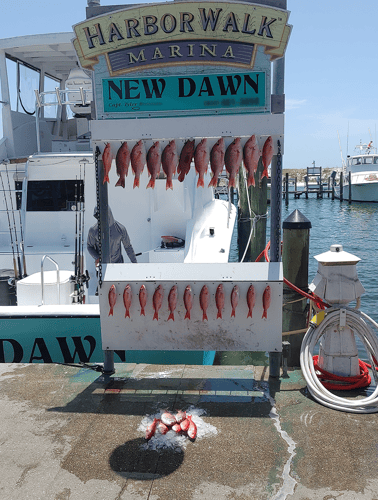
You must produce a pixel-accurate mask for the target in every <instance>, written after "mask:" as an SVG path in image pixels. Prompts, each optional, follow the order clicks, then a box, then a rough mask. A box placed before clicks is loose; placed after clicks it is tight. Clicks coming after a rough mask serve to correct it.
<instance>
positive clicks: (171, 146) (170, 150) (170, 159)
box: [161, 139, 178, 189]
mask: <svg viewBox="0 0 378 500" xmlns="http://www.w3.org/2000/svg"><path fill="white" fill-rule="evenodd" d="M177 160H178V158H177V150H176V141H175V140H174V139H173V141H170V142H169V143H168V144H167V146H165V148H164V151H163V154H162V156H161V163H162V166H163V170H164V173H165V175H166V176H167V183H166V187H165V189H173V184H172V178H173V176H174V175H175V173H176V168H177Z"/></svg>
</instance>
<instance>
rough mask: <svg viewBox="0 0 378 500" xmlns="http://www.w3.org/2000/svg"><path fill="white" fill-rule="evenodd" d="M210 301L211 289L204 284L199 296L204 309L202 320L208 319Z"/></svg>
mask: <svg viewBox="0 0 378 500" xmlns="http://www.w3.org/2000/svg"><path fill="white" fill-rule="evenodd" d="M209 301H210V294H209V289H208V288H207V285H203V287H202V288H201V291H200V297H199V302H200V307H201V309H202V321H205V320H206V321H208V317H207V308H208V306H209Z"/></svg>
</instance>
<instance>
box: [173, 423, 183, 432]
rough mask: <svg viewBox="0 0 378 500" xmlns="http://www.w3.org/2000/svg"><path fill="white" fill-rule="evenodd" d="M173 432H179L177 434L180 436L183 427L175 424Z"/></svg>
mask: <svg viewBox="0 0 378 500" xmlns="http://www.w3.org/2000/svg"><path fill="white" fill-rule="evenodd" d="M172 430H173V431H175V432H177V434H178V433H179V432H181V427H180V424H173V425H172Z"/></svg>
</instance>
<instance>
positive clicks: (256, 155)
mask: <svg viewBox="0 0 378 500" xmlns="http://www.w3.org/2000/svg"><path fill="white" fill-rule="evenodd" d="M260 156H261V151H260V148H259V145H258V144H257V140H256V136H255V135H251V137H250V138H249V139H248V141H247V142H246V143H245V144H244V148H243V162H244V167H245V170H246V172H247V187H250V186H255V173H256V172H257V167H258V165H259V159H260Z"/></svg>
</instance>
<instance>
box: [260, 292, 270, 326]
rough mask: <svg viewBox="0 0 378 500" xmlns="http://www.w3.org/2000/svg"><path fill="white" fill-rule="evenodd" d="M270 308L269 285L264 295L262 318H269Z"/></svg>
mask: <svg viewBox="0 0 378 500" xmlns="http://www.w3.org/2000/svg"><path fill="white" fill-rule="evenodd" d="M269 307H270V286H269V285H268V286H267V287H266V288H265V290H264V293H263V309H264V310H263V315H262V318H268V314H267V312H268V309H269Z"/></svg>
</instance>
